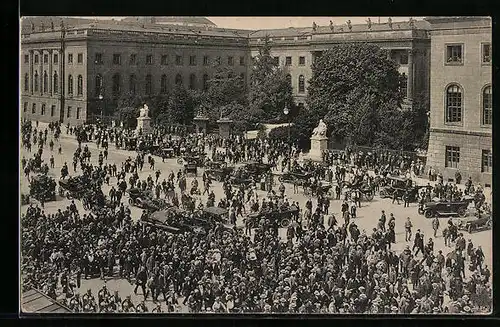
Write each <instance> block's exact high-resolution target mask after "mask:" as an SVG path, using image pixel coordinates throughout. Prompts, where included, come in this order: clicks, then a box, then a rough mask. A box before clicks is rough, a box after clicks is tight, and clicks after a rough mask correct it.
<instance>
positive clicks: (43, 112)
mask: <svg viewBox="0 0 500 327" xmlns="http://www.w3.org/2000/svg"><path fill="white" fill-rule="evenodd" d="M40 114H41V115H42V116H45V103H44V104H42V111H41V112H40Z"/></svg>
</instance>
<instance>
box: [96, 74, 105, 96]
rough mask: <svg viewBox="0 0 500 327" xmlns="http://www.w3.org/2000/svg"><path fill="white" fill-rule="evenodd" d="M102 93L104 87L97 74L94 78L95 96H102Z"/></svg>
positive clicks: (100, 76)
mask: <svg viewBox="0 0 500 327" xmlns="http://www.w3.org/2000/svg"><path fill="white" fill-rule="evenodd" d="M103 92H104V85H103V83H102V75H101V74H97V75H96V77H95V95H96V96H99V95H102V94H103Z"/></svg>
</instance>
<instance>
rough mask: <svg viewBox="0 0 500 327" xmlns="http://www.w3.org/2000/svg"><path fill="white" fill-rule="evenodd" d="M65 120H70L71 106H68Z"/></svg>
mask: <svg viewBox="0 0 500 327" xmlns="http://www.w3.org/2000/svg"><path fill="white" fill-rule="evenodd" d="M66 118H71V106H68V110H67V111H66Z"/></svg>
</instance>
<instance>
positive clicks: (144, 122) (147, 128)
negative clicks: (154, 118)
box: [135, 117, 152, 135]
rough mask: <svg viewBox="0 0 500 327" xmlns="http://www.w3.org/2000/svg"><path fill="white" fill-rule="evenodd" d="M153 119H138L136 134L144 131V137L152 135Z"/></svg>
mask: <svg viewBox="0 0 500 327" xmlns="http://www.w3.org/2000/svg"><path fill="white" fill-rule="evenodd" d="M151 130H152V128H151V118H149V117H139V118H137V128H136V130H135V132H136V134H139V131H142V135H146V134H149V133H151Z"/></svg>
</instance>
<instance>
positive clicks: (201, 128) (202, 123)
mask: <svg viewBox="0 0 500 327" xmlns="http://www.w3.org/2000/svg"><path fill="white" fill-rule="evenodd" d="M203 111H204V110H203V109H200V110H199V111H198V114H197V115H196V117H194V118H193V123H194V126H195V127H196V133H202V134H207V125H208V121H209V119H208V118H207V117H206V116H205V115H204V114H203Z"/></svg>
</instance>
